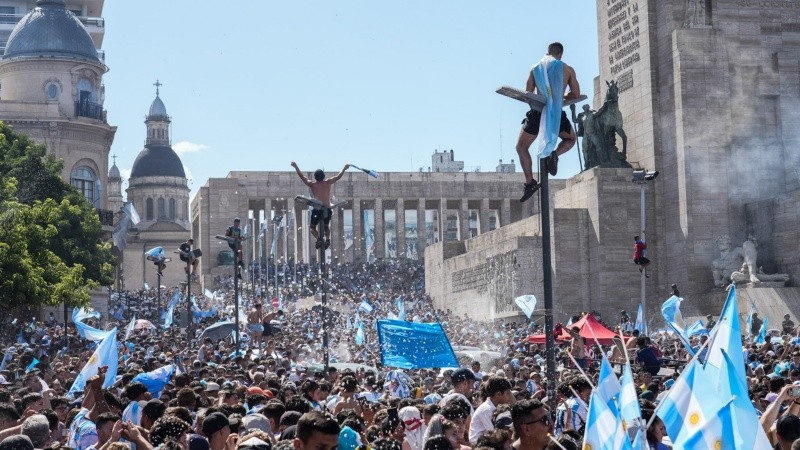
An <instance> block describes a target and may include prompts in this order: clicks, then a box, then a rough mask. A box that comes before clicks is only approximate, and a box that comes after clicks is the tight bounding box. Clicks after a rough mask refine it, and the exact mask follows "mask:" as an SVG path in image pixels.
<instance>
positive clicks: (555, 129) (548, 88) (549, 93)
mask: <svg viewBox="0 0 800 450" xmlns="http://www.w3.org/2000/svg"><path fill="white" fill-rule="evenodd" d="M531 72H533V78H534V80H535V81H536V87H537V90H538V91H539V94H541V95H543V96H544V97H545V105H544V108H543V109H542V116H541V119H540V121H539V136H538V137H537V139H536V140H537V141H538V142H539V144H538V148H539V151H538V157H539V158H546V157H548V156H550V153H552V152H553V150H555V149H556V144H558V133H559V128H560V126H561V108H562V104H563V95H564V64H563V63H562V62H561V61H560V60H558V59H556V58H554V57H552V56H551V55H545V56H544V58H542V59H541V61H539V63H538V64H536V65H535V66H533V69H531Z"/></svg>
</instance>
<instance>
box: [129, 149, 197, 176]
mask: <svg viewBox="0 0 800 450" xmlns="http://www.w3.org/2000/svg"><path fill="white" fill-rule="evenodd" d="M158 176H166V177H179V178H186V172H184V170H183V163H182V162H181V158H180V157H178V154H177V153H175V150H173V149H172V147H169V146H165V145H145V147H144V149H143V150H142V151H141V153H139V156H137V157H136V161H134V162H133V169H132V170H131V178H136V177H158Z"/></svg>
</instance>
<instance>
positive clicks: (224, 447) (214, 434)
mask: <svg viewBox="0 0 800 450" xmlns="http://www.w3.org/2000/svg"><path fill="white" fill-rule="evenodd" d="M202 430H203V435H204V436H205V437H207V438H208V446H209V448H210V449H211V450H234V449H235V448H236V439H237V438H238V436H237V435H236V434H231V421H230V420H229V419H228V418H227V417H226V416H225V414H222V413H221V412H215V413H211V414H209V415H207V416H206V417H205V418H204V419H203V426H202Z"/></svg>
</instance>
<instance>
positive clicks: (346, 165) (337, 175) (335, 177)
mask: <svg viewBox="0 0 800 450" xmlns="http://www.w3.org/2000/svg"><path fill="white" fill-rule="evenodd" d="M349 168H350V164H345V165H344V167H343V168H342V171H341V172H339V173H337V174H336V175H334V176H332V177H331V178H329V179H328V181H330V182H331V183H335V182H337V181H339V180H341V179H342V177H343V176H344V173H345V172H347V169H349Z"/></svg>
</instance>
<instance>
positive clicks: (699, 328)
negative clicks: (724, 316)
mask: <svg viewBox="0 0 800 450" xmlns="http://www.w3.org/2000/svg"><path fill="white" fill-rule="evenodd" d="M686 334H687V335H688V336H689V337H692V336H697V335H700V334H708V330H706V326H705V325H703V321H702V320H699V319H698V320H697V322H695V323H694V324H693V325H689V327H688V328H687V329H686Z"/></svg>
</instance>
